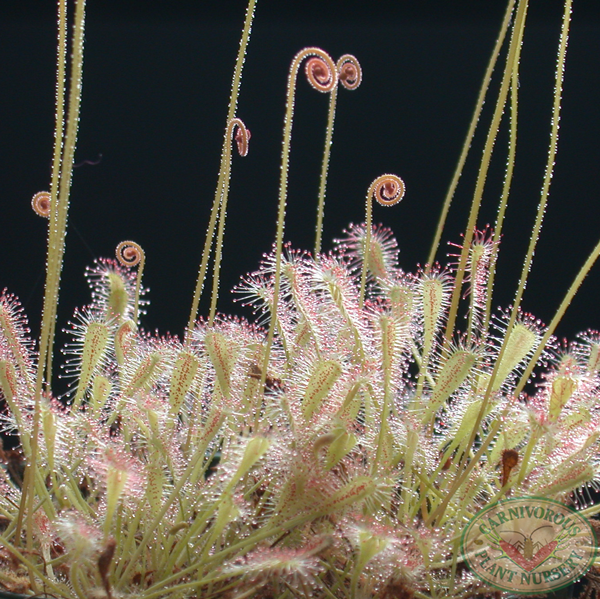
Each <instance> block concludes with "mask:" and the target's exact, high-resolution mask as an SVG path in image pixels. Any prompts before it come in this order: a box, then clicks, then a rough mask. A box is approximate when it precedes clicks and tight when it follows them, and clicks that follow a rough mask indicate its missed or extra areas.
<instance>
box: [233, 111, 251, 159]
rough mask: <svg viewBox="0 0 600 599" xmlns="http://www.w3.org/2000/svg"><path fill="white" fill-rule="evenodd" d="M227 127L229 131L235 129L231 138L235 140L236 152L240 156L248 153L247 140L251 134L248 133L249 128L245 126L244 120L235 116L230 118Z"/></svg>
mask: <svg viewBox="0 0 600 599" xmlns="http://www.w3.org/2000/svg"><path fill="white" fill-rule="evenodd" d="M229 127H230V129H231V132H232V133H233V131H235V135H233V140H234V141H235V143H236V145H237V149H238V154H239V155H240V156H247V155H248V142H249V141H250V138H251V137H252V135H251V134H250V129H247V128H246V125H244V122H243V121H242V120H241V119H238V118H235V119H231V121H230V122H229Z"/></svg>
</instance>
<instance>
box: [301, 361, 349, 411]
mask: <svg viewBox="0 0 600 599" xmlns="http://www.w3.org/2000/svg"><path fill="white" fill-rule="evenodd" d="M341 374H342V367H341V366H340V364H339V363H338V362H336V361H334V360H322V361H320V362H317V363H316V365H315V368H314V370H313V372H312V374H311V376H310V379H309V381H308V385H307V387H306V391H305V392H304V397H303V398H302V413H303V414H304V418H305V419H306V420H310V419H311V418H312V417H313V415H314V414H315V412H317V410H318V409H319V408H320V406H321V403H322V402H323V400H324V399H325V398H326V397H327V395H328V394H329V392H330V391H331V389H332V388H333V386H334V385H335V382H336V381H337V380H338V378H339V377H340V375H341Z"/></svg>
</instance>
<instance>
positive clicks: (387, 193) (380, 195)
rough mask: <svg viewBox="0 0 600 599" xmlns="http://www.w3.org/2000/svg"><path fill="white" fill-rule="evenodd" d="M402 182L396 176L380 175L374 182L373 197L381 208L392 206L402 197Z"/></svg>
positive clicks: (403, 187) (403, 189)
mask: <svg viewBox="0 0 600 599" xmlns="http://www.w3.org/2000/svg"><path fill="white" fill-rule="evenodd" d="M405 190H406V188H405V186H404V181H402V179H400V177H397V176H396V175H389V174H388V175H381V177H379V178H378V179H377V180H376V181H375V187H374V190H373V197H374V198H375V199H376V200H377V202H378V203H379V204H381V205H382V206H394V205H395V204H397V203H398V202H400V200H401V199H402V198H403V197H404V192H405Z"/></svg>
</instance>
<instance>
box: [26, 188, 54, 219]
mask: <svg viewBox="0 0 600 599" xmlns="http://www.w3.org/2000/svg"><path fill="white" fill-rule="evenodd" d="M31 207H32V208H33V211H34V212H35V213H36V214H37V215H38V216H42V217H44V218H50V209H51V207H52V197H51V195H50V194H49V193H48V192H47V191H38V192H37V193H36V194H35V195H34V196H33V197H32V198H31Z"/></svg>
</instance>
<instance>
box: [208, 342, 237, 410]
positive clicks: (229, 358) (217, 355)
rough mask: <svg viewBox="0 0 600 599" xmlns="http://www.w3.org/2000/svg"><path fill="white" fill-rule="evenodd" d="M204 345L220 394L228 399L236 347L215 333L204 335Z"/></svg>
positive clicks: (235, 358)
mask: <svg viewBox="0 0 600 599" xmlns="http://www.w3.org/2000/svg"><path fill="white" fill-rule="evenodd" d="M204 345H205V346H206V351H207V352H208V356H209V357H210V361H211V362H212V365H213V366H214V368H215V373H216V375H217V381H218V383H219V387H220V388H221V392H222V393H223V396H224V397H225V398H226V399H228V398H229V395H230V394H231V373H232V372H233V367H234V366H235V363H236V360H237V354H238V346H237V344H236V343H234V342H233V341H231V340H229V339H227V338H226V337H225V336H224V335H222V334H221V333H218V332H216V331H208V332H207V333H206V336H205V337H204Z"/></svg>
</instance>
